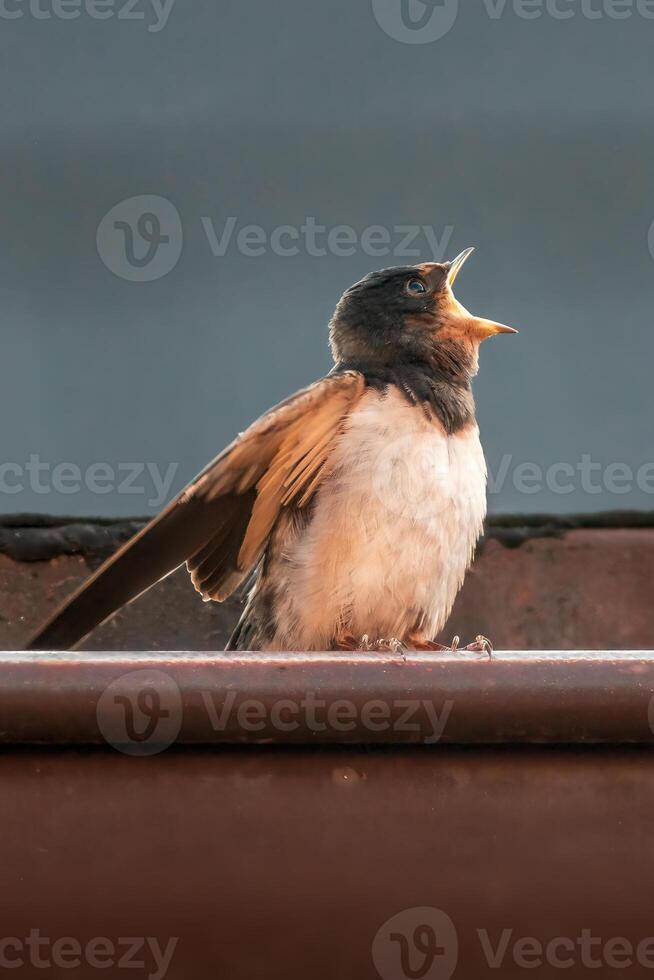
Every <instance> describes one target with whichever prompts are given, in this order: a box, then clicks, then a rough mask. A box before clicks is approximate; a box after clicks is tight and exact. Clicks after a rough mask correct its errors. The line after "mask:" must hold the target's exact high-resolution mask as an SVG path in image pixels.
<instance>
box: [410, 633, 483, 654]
mask: <svg viewBox="0 0 654 980" xmlns="http://www.w3.org/2000/svg"><path fill="white" fill-rule="evenodd" d="M409 642H410V644H411V649H413V650H425V651H434V652H436V653H485V654H487V656H488V658H489V660H492V658H493V644H492V643H491V641H490V640H488V639H486V637H485V636H478V637H477V638H476V639H475V641H474V642H473V643H469V644H468V646H466V647H462V646H461V640H460V638H459V637H458V636H455V637H454V639H453V640H452V644H451V646H449V647H446V646H443V644H442V643H437V642H436V640H427V639H425V637H423V636H415V635H414V636H411V637H409Z"/></svg>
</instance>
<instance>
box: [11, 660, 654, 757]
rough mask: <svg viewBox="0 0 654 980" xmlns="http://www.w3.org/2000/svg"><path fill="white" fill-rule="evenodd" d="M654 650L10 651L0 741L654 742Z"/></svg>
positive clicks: (140, 748) (142, 744)
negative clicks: (487, 653)
mask: <svg viewBox="0 0 654 980" xmlns="http://www.w3.org/2000/svg"><path fill="white" fill-rule="evenodd" d="M653 696H654V652H652V651H635V652H620V653H618V652H601V653H598V652H583V651H579V652H574V653H569V652H567V653H556V652H547V653H537V652H527V653H524V652H505V653H496V654H495V655H494V657H493V659H492V661H489V660H488V659H485V658H482V657H478V656H476V655H471V654H465V655H463V654H462V655H452V654H411V655H409V656H408V657H407V659H406V660H403V658H402V657H401V656H396V655H393V654H365V653H361V654H356V655H350V654H333V653H329V654H302V653H295V654H293V653H290V654H273V653H270V654H238V655H234V654H215V653H212V654H201V653H134V654H124V653H121V654H117V653H100V654H98V653H93V654H84V653H79V654H75V653H66V654H62V653H29V654H28V653H5V654H2V655H0V744H5V745H7V744H14V745H21V744H23V745H39V744H40V745H44V744H45V745H47V744H52V745H102V744H104V745H111V746H114V747H116V748H120V749H123V750H124V751H126V752H129V753H131V754H137V755H138V754H142V755H148V754H153V753H154V752H157V751H160V750H162V749H164V748H167V747H169V746H171V745H173V744H178V745H215V744H220V743H225V744H252V745H261V744H280V745H307V744H332V745H333V744H350V745H352V744H354V745H356V744H358V745H365V744H389V745H418V744H422V745H427V746H435V745H437V744H455V745H456V744H487V743H541V744H542V743H559V744H560V743H569V744H577V745H579V744H595V743H609V744H611V743H612V744H621V743H652V742H654V734H653V726H654V707H653V704H652V699H653Z"/></svg>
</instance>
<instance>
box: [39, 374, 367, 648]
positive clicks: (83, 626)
mask: <svg viewBox="0 0 654 980" xmlns="http://www.w3.org/2000/svg"><path fill="white" fill-rule="evenodd" d="M363 387H364V381H363V377H362V376H361V375H360V374H359V373H358V372H356V371H345V372H342V373H339V374H335V375H330V376H328V377H327V378H323V379H322V380H321V381H318V382H316V383H315V384H313V385H311V386H310V387H309V388H305V389H304V390H303V391H300V392H298V393H297V394H295V395H293V396H292V397H291V398H289V399H287V400H286V401H284V402H282V403H281V404H279V405H277V406H276V407H275V408H273V409H271V410H270V411H269V412H267V413H266V414H265V415H263V416H262V417H261V418H260V419H258V420H257V421H256V422H254V423H253V425H251V426H250V428H249V429H247V430H246V431H245V432H244V433H243V434H242V435H240V436H239V437H238V438H237V439H236V440H235V441H234V442H233V443H232V444H231V445H230V446H228V447H227V449H225V450H224V451H223V452H222V453H221V454H220V456H218V457H217V458H216V459H215V460H214V461H213V462H212V463H210V464H209V466H207V467H206V469H205V470H203V472H202V473H201V474H200V475H199V476H198V477H197V478H196V479H195V480H194V481H193V482H192V483H191V484H189V486H188V487H187V488H186V489H185V490H184V491H182V493H181V494H180V495H179V496H178V497H177V498H176V499H175V500H173V501H172V502H171V503H170V504H169V505H168V507H166V509H165V510H164V511H163V512H162V513H161V514H160V515H159V516H158V517H156V518H155V519H154V520H153V521H151V522H150V523H149V524H148V525H147V526H146V527H145V528H144V529H143V530H142V531H141V532H139V534H137V535H136V536H135V537H134V538H132V540H131V541H128V542H127V544H126V545H124V546H123V547H122V548H120V549H119V550H118V551H117V552H116V554H115V555H113V556H112V557H111V558H110V559H109V560H108V561H107V562H105V563H104V565H102V566H101V567H100V568H99V569H98V571H97V572H95V574H94V575H92V576H91V578H90V579H89V580H88V581H87V582H85V583H84V584H83V585H82V586H81V588H79V589H78V590H77V592H76V593H75V594H74V595H73V596H72V597H71V598H70V599H69V600H68V601H67V602H66V603H65V604H64V606H63V607H62V608H61V609H59V610H58V611H57V612H56V613H55V615H54V616H53V617H52V618H51V619H50V620H49V621H48V622H47V623H46V624H45V625H44V626H43V627H42V628H41V629H40V630H39V631H38V632H37V633H36V634H35V636H33V637H32V639H31V640H30V642H29V644H28V645H27V647H26V649H28V650H29V649H31V650H48V649H50V650H57V649H68V648H69V647H71V646H74V645H75V644H76V643H78V642H79V641H80V640H81V639H83V638H84V637H85V636H86V635H87V634H88V633H90V632H91V630H93V629H94V628H95V627H96V626H97V625H99V624H100V623H101V622H103V621H104V620H105V619H107V618H108V617H109V616H110V615H111V614H112V613H113V612H115V611H116V610H117V609H119V608H120V607H121V606H123V605H124V604H125V603H127V602H130V601H131V600H132V599H134V598H136V597H137V596H138V595H140V594H141V593H142V592H145V591H146V590H147V589H149V588H150V586H151V585H154V583H155V582H157V581H159V580H160V579H161V578H164V577H165V576H166V575H167V574H169V572H171V571H173V570H174V569H175V568H177V567H178V566H179V565H181V564H183V562H184V561H188V566H189V569H190V570H191V574H192V578H193V584H194V585H195V587H196V589H198V591H200V592H202V594H203V596H204V597H205V598H215V599H220V600H221V599H224V598H226V597H227V596H228V595H230V594H231V593H232V592H233V590H234V589H235V588H236V587H237V586H238V584H239V583H240V582H241V581H242V580H243V579H244V578H245V577H246V576H247V575H248V574H249V572H250V571H251V569H252V567H253V565H254V564H255V562H256V561H257V560H258V558H259V556H260V555H261V553H262V551H263V548H264V547H265V544H266V540H267V537H268V535H269V533H270V530H271V529H272V527H273V525H274V523H275V520H276V518H277V515H278V513H279V510H280V508H281V507H283V506H285V505H287V504H290V503H298V504H299V505H301V506H302V505H304V504H305V503H306V502H307V501H308V499H309V498H310V494H311V493H312V492H313V490H314V489H315V487H316V486H317V483H318V482H319V480H320V477H321V475H322V474H323V473H324V470H325V467H326V466H327V465H328V458H329V448H330V445H331V441H332V440H333V438H334V435H335V434H336V433H337V431H338V429H339V426H340V425H341V423H342V420H343V418H344V417H345V416H346V415H347V414H348V412H349V411H350V410H351V409H352V407H353V405H354V404H355V402H356V401H357V400H358V398H359V396H360V394H361V393H362V391H363Z"/></svg>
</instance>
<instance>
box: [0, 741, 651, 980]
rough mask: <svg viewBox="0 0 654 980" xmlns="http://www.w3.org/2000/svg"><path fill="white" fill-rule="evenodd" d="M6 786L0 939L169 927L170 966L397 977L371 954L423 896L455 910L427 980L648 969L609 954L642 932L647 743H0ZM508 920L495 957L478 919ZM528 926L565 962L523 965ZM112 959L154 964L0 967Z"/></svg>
mask: <svg viewBox="0 0 654 980" xmlns="http://www.w3.org/2000/svg"><path fill="white" fill-rule="evenodd" d="M0 780H1V781H2V786H3V805H2V807H0V866H1V867H2V872H3V888H2V898H1V899H0V907H1V909H2V936H3V937H17V938H19V940H20V939H22V940H23V941H24V939H25V937H27V936H28V935H29V932H30V930H34V929H38V930H39V931H40V935H41V936H44V937H49V939H50V944H52V942H53V940H55V939H56V938H58V937H73V938H74V939H75V940H77V942H79V943H80V944H82V945H84V944H86V943H87V942H88V941H89V940H93V939H95V938H96V937H106V938H107V939H108V940H109V941H110V942H112V943H117V942H118V940H119V938H120V937H154V938H156V939H157V941H158V943H159V944H160V945H161V946H162V947H165V946H166V944H167V943H168V942H169V940H170V939H171V938H173V937H175V938H177V940H178V941H177V944H176V947H175V950H174V953H173V957H172V961H171V962H170V966H169V968H168V971H167V973H166V980H204V978H221V977H229V978H230V980H253V978H259V977H262V978H269V980H278V978H279V980H304V978H306V977H311V978H313V980H352V978H357V980H379V977H380V976H381V977H382V978H383V980H406V978H407V976H408V974H407V973H405V972H403V971H402V970H401V969H400V968H399V967H398V966H397V959H396V960H395V964H396V965H395V967H393V961H392V959H391V961H390V967H389V970H390V972H386V973H385V972H379V970H378V969H377V966H381V967H382V971H383V970H384V969H385V967H384V966H383V962H380V957H381V960H382V961H383V960H384V958H385V957H390V958H392V957H393V956H395V957H397V951H398V949H399V940H397V939H395V940H392V939H391V938H390V933H391V932H393V933H394V934H395V935H404V936H405V940H406V942H408V943H413V937H414V932H415V929H417V928H418V927H419V926H420V924H421V922H422V921H423V920H424V919H425V913H423V912H415V911H409V912H408V913H407V912H406V910H415V909H419V908H423V907H428V908H435V909H438V910H440V912H441V914H442V915H445V916H447V917H448V920H449V923H451V925H448V926H447V928H444V927H442V928H441V929H440V930H439V932H438V936H437V938H438V940H439V950H440V951H439V952H438V954H437V957H436V960H435V961H434V962H433V963H432V965H433V967H434V972H431V973H425V974H424V975H425V976H427V977H429V978H435V980H449V978H450V976H451V977H452V978H453V980H482V978H486V977H488V978H492V977H498V976H500V977H502V978H503V980H516V978H524V977H525V976H529V975H535V976H538V977H545V978H557V977H560V976H562V975H564V976H565V975H567V976H572V977H574V978H575V980H577V978H579V977H586V976H589V977H590V976H595V977H597V976H599V977H607V976H613V975H614V974H616V975H617V973H618V972H619V973H620V975H622V976H627V977H638V978H641V977H645V976H650V975H651V969H648V968H645V967H639V966H638V965H636V966H632V968H630V969H623V970H622V971H617V970H615V969H613V968H611V967H609V966H608V965H607V957H608V956H612V955H617V954H614V953H613V952H611V953H607V952H606V950H607V944H608V943H610V942H611V941H612V940H614V939H615V938H616V937H622V938H623V939H624V940H625V941H626V942H628V943H629V944H630V945H631V946H632V948H634V949H636V948H637V947H638V944H640V943H641V942H642V941H643V940H644V939H646V938H647V937H651V936H652V935H653V934H654V923H653V920H652V912H651V901H650V897H651V885H652V881H653V880H654V850H653V849H652V847H651V814H652V812H654V778H653V776H652V758H651V752H650V751H649V750H642V749H635V748H632V749H630V750H625V749H622V750H621V749H570V748H560V749H555V748H549V749H545V748H531V749H524V750H522V751H516V750H512V751H509V750H505V749H497V748H496V749H492V748H468V749H457V748H446V747H442V748H438V749H434V750H425V749H402V750H395V751H393V752H389V751H387V750H380V749H377V750H374V749H373V750H370V749H368V750H366V751H362V750H357V749H345V748H342V749H340V750H336V749H327V750H321V751H317V750H309V749H307V750H299V749H296V750H293V751H292V752H289V751H286V750H283V749H275V748H268V749H266V750H236V749H223V750H221V751H206V750H185V751H183V752H180V751H169V752H166V753H163V754H161V755H158V756H156V757H153V758H150V759H131V758H127V757H125V756H121V755H120V754H118V753H110V752H108V751H101V750H67V751H56V750H49V751H45V750H42V749H41V750H38V749H33V750H25V751H22V752H14V753H10V754H6V753H5V754H3V755H1V756H0ZM403 912H404V917H403V919H402V920H401V922H400V925H399V926H398V924H397V920H395V924H394V925H387V923H389V920H391V919H392V918H393V917H395V916H396V915H397V914H398V913H403ZM432 914H433V913H432ZM442 915H441V920H440V921H441V925H442V923H443V921H446V920H443V919H442ZM503 930H508V931H509V942H508V946H507V948H506V952H505V955H504V957H503V959H502V961H501V965H500V967H499V968H495V969H493V968H491V967H490V966H489V963H488V961H487V959H486V957H485V955H484V951H483V945H482V941H481V938H480V931H484V932H486V933H487V935H488V938H489V940H490V941H491V942H492V946H493V947H497V946H498V944H500V943H501V941H502V937H503V935H505V933H503ZM584 930H587V932H588V933H589V935H590V936H591V937H592V938H593V940H594V945H593V946H592V948H591V951H590V955H591V957H592V960H591V962H594V964H595V965H594V966H588V965H584V963H583V962H582V950H581V948H580V946H579V944H578V939H579V937H580V936H582V934H583V931H584ZM378 935H379V937H380V938H379V939H378V940H377V942H376V943H375V937H376V936H378ZM525 937H533V938H534V939H535V940H536V942H537V943H539V944H540V945H541V948H544V947H546V944H548V943H549V942H550V941H551V940H553V939H556V938H557V937H558V938H564V939H566V940H567V941H568V943H571V944H572V950H573V952H572V953H569V952H568V953H566V951H565V950H564V949H561V948H559V949H558V950H556V954H557V955H558V956H562V957H564V958H568V957H570V956H571V955H572V956H573V957H574V965H573V967H572V968H570V967H568V968H566V969H562V968H560V967H557V966H552V965H549V964H548V963H547V962H545V965H543V966H541V967H539V968H537V969H534V968H533V952H532V958H531V962H532V968H531V969H527V968H525V966H524V963H523V962H521V961H520V960H519V959H517V958H516V957H517V955H518V954H516V944H517V943H519V942H520V941H522V940H524V939H525ZM51 949H52V945H50V947H46V948H44V949H43V950H41V953H42V955H43V956H45V957H47V956H48V955H50V953H51ZM519 949H520V947H519ZM610 949H611V950H613V949H614V947H610ZM6 952H7V955H8V956H11V957H15V956H16V952H15V950H14V949H8V950H6ZM142 952H143V951H142V950H141V957H140V958H141V959H143V956H142ZM373 952H374V953H375V955H376V960H375V961H373ZM22 955H23V957H24V959H25V958H26V957H27V951H26V950H25V948H24V947H23V953H22ZM641 955H642V954H641ZM542 958H543V955H542V954H541V959H542ZM633 959H634V957H633V954H632V960H633ZM147 962H149V963H150V964H151V962H152V961H151V959H148V961H147ZM388 962H389V961H388V960H386V963H387V964H388ZM424 962H425V960H424V958H423V957H420V956H419V955H418V954H417V953H416V951H415V950H414V949H413V948H412V963H413V967H414V969H418V968H419V967H420V966H421V965H422V964H423V963H424ZM622 962H623V963H624V953H623V955H622ZM375 964H377V966H376V965H375ZM427 965H429V964H427ZM602 967H603V968H602ZM123 973H125V975H127V976H134V977H136V978H145V977H147V976H152V975H153V974H154V970H153V969H152V968H150V969H148V968H147V967H143V968H141V969H130V970H129V971H128V970H127V969H124V970H123V969H116V970H106V969H105V970H104V971H100V970H97V969H89V968H87V969H77V970H70V969H60V970H57V969H50V970H47V969H38V968H36V967H31V966H30V965H29V962H28V963H27V964H26V965H25V966H24V967H23V968H22V969H20V970H15V971H12V973H9V971H7V974H8V975H15V976H19V977H27V978H29V980H32V978H37V977H43V976H52V977H56V978H61V977H65V976H82V977H84V978H85V980H91V978H92V977H94V976H96V975H97V976H110V977H114V976H122V975H123Z"/></svg>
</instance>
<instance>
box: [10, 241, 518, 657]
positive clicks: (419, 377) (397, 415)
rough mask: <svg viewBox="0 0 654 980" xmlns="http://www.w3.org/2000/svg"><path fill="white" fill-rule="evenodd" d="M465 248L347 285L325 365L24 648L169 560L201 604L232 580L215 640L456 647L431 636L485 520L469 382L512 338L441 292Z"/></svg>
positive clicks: (92, 623)
mask: <svg viewBox="0 0 654 980" xmlns="http://www.w3.org/2000/svg"><path fill="white" fill-rule="evenodd" d="M473 251H474V249H472V248H468V249H465V251H463V252H461V254H460V255H458V256H457V257H456V258H455V259H453V260H452V261H448V262H425V263H421V264H418V265H408V266H398V267H392V268H387V269H382V270H381V271H376V272H372V273H369V274H368V275H366V276H365V277H364V278H363V279H361V280H360V281H359V282H356V283H355V284H354V285H353V286H351V287H350V288H348V289H347V290H346V291H345V292H344V293H343V295H342V296H341V298H340V300H339V302H338V304H337V306H336V309H335V311H334V314H333V316H332V318H331V320H330V324H329V339H330V347H331V352H332V355H333V360H334V366H333V368H332V370H331V371H330V372H329V374H327V375H326V376H325V377H323V378H321V379H320V380H319V381H316V382H315V383H314V384H312V385H310V386H309V387H307V388H304V389H302V390H301V391H298V392H297V393H296V394H294V395H292V396H291V397H290V398H288V399H286V400H285V401H282V402H281V403H280V404H278V405H277V406H275V407H274V408H272V409H270V410H269V411H268V412H266V413H265V414H264V415H262V416H261V417H260V418H259V419H258V420H257V421H255V422H254V423H253V424H252V425H250V427H249V428H248V429H246V430H245V431H244V432H243V433H241V434H240V435H239V436H238V437H237V438H236V439H235V440H234V441H233V442H232V443H231V444H230V445H229V446H228V447H227V448H226V449H225V450H224V451H223V452H221V453H220V455H218V456H217V457H216V458H215V459H214V460H213V462H211V463H210V464H209V465H208V466H207V467H205V469H204V470H203V471H202V472H201V473H200V474H199V475H198V476H197V477H196V478H195V479H194V480H193V481H192V482H191V483H190V484H188V486H187V487H186V488H185V489H184V490H182V491H181V493H179V494H178V496H177V497H175V498H174V499H173V500H172V501H171V503H169V504H168V506H167V507H165V509H164V510H163V511H162V512H161V513H160V514H159V515H158V516H157V517H155V518H154V519H153V520H152V521H150V523H148V524H147V525H146V526H145V527H144V528H143V529H142V530H141V531H140V532H139V533H137V534H136V535H135V536H134V537H133V538H132V539H131V540H129V541H128V542H127V543H126V544H125V545H123V546H122V547H121V548H120V549H119V550H118V551H117V552H116V553H115V554H114V555H113V556H112V557H110V558H109V559H108V560H107V561H106V562H105V563H104V564H103V565H102V566H101V567H100V568H99V569H98V570H97V571H96V572H95V573H94V574H93V575H92V576H91V577H90V578H89V579H88V581H86V582H84V583H83V584H82V585H81V587H80V588H79V589H78V590H77V591H76V592H75V593H74V594H73V595H72V597H70V598H69V599H68V600H67V601H66V602H65V603H64V604H63V606H62V607H61V608H59V609H58V610H57V611H56V612H55V613H54V615H53V616H52V617H51V618H50V619H49V620H48V622H47V623H45V625H43V626H42V627H41V628H40V629H39V630H38V631H37V632H36V633H35V634H34V635H33V636H32V638H31V639H30V641H29V642H28V644H27V646H26V649H28V650H66V649H70V648H72V647H74V646H76V645H77V644H79V643H80V642H81V641H82V640H84V639H85V638H86V637H87V636H88V634H89V633H90V632H91V631H92V630H93V629H94V628H95V627H96V626H98V625H99V624H100V623H102V622H104V621H105V620H106V619H108V618H109V617H110V616H111V615H112V614H113V613H114V612H115V611H117V610H118V609H120V608H121V607H122V606H124V605H125V604H127V603H129V602H131V601H132V600H133V599H135V598H136V597H138V596H139V595H141V594H142V593H143V592H145V591H146V590H147V589H149V588H150V587H151V586H152V585H154V584H155V583H156V582H158V581H160V580H161V579H162V578H164V577H166V576H167V575H168V574H169V573H171V572H172V571H174V570H175V569H176V568H178V567H180V566H182V565H184V563H185V564H186V566H187V569H188V571H189V573H190V576H191V580H192V583H193V585H194V587H195V589H196V590H197V592H199V593H200V595H201V596H202V598H203V599H204V600H205V601H212V600H213V601H217V602H222V601H224V600H225V599H227V598H228V597H229V596H230V595H232V593H234V592H235V591H236V590H237V589H239V590H247V595H246V598H245V600H244V605H243V611H242V615H241V617H240V620H239V622H238V624H237V626H236V628H235V630H234V632H233V634H232V636H231V639H230V640H229V642H228V644H227V647H226V648H225V649H226V650H228V651H229V650H232V651H234V650H236V651H252V652H256V651H288V652H293V651H303V652H312V651H325V652H327V651H342V650H345V651H347V650H350V651H364V650H384V649H391V650H402V651H406V650H418V651H420V650H444V649H453V650H454V649H456V648H457V646H458V638H455V641H454V642H453V644H452V647H445V646H443V645H442V644H440V643H438V641H437V639H436V637H437V636H438V635H439V634H440V632H441V630H442V629H443V627H444V625H445V623H446V621H447V619H448V617H449V614H450V612H451V609H452V606H453V604H454V600H455V598H456V595H457V593H458V591H459V589H460V587H461V585H462V583H463V580H464V577H465V574H466V571H467V569H468V567H469V566H470V564H471V561H472V559H473V556H474V552H475V548H476V545H477V542H478V539H479V537H480V535H481V533H482V529H483V525H484V519H485V515H486V473H487V471H486V463H485V459H484V453H483V449H482V446H481V442H480V436H479V428H478V425H477V421H476V417H475V402H474V398H473V393H472V379H473V378H474V376H475V375H476V374H477V371H478V364H479V348H480V345H481V343H482V342H483V341H484V340H486V339H487V338H489V337H493V336H495V335H497V334H503V333H506V334H509V333H517V330H515V329H514V328H513V327H509V326H506V325H504V324H502V323H497V322H495V321H492V320H487V319H484V318H482V317H478V316H474V315H473V314H472V313H470V312H469V311H468V310H467V309H466V308H465V307H464V306H463V305H462V304H461V303H460V302H459V301H458V300H457V299H456V297H455V295H454V292H453V286H454V283H455V281H456V279H457V277H458V275H459V273H460V271H461V269H462V267H463V265H464V263H465V262H466V261H467V260H468V258H469V257H470V255H471V254H472V252H473ZM464 649H468V650H477V651H483V650H486V651H487V652H490V643H489V641H487V640H485V638H484V637H481V636H478V637H477V639H476V640H475V641H473V642H472V643H471V644H469V645H468V646H467V647H465V648H464Z"/></svg>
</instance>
